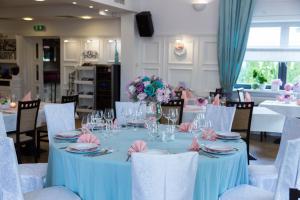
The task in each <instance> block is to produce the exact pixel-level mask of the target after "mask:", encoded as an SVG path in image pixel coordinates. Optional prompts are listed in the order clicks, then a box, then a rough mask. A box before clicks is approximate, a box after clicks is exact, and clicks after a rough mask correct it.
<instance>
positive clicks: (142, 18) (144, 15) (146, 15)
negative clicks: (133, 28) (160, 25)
mask: <svg viewBox="0 0 300 200" xmlns="http://www.w3.org/2000/svg"><path fill="white" fill-rule="evenodd" d="M135 18H136V23H137V27H138V30H139V34H140V36H141V37H152V35H153V33H154V28H153V23H152V17H151V13H150V12H149V11H145V12H140V13H138V14H136V16H135Z"/></svg>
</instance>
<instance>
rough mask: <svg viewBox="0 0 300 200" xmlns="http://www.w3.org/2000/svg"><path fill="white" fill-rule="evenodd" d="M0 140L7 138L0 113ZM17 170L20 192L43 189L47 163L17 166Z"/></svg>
mask: <svg viewBox="0 0 300 200" xmlns="http://www.w3.org/2000/svg"><path fill="white" fill-rule="evenodd" d="M0 129H1V130H0V138H1V137H7V134H6V130H5V124H4V121H3V116H2V113H0ZM18 170H19V174H20V180H21V188H22V192H23V193H25V192H31V191H33V190H37V189H42V188H43V187H44V183H45V179H46V173H47V163H36V164H19V165H18Z"/></svg>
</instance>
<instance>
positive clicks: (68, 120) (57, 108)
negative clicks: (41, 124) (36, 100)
mask: <svg viewBox="0 0 300 200" xmlns="http://www.w3.org/2000/svg"><path fill="white" fill-rule="evenodd" d="M74 108H75V107H74V103H65V104H47V105H45V108H44V109H45V115H46V122H47V127H48V140H49V143H50V144H51V143H52V142H53V140H54V138H53V137H54V136H55V134H57V133H59V132H62V131H70V130H74V129H75V115H74Z"/></svg>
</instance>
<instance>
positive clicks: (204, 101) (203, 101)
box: [196, 97, 208, 107]
mask: <svg viewBox="0 0 300 200" xmlns="http://www.w3.org/2000/svg"><path fill="white" fill-rule="evenodd" d="M196 104H197V105H198V106H201V107H202V106H206V105H207V104H208V101H207V99H205V98H201V97H200V98H198V99H197V100H196Z"/></svg>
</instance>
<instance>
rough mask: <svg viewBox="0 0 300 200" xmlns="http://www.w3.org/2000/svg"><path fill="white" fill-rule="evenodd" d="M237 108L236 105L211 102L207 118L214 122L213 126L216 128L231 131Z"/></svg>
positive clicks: (208, 106) (207, 109)
mask: <svg viewBox="0 0 300 200" xmlns="http://www.w3.org/2000/svg"><path fill="white" fill-rule="evenodd" d="M235 110H236V108H235V107H225V106H215V105H212V104H209V105H207V108H206V119H208V120H210V121H211V122H212V126H213V128H214V129H215V130H217V131H225V132H230V131H231V127H232V122H233V118H234V114H235Z"/></svg>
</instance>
